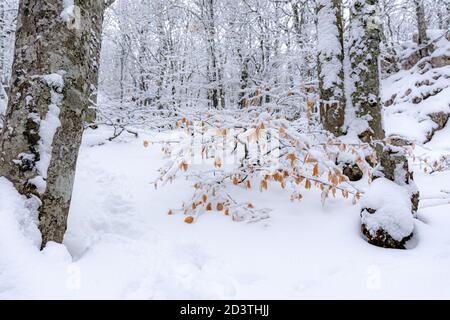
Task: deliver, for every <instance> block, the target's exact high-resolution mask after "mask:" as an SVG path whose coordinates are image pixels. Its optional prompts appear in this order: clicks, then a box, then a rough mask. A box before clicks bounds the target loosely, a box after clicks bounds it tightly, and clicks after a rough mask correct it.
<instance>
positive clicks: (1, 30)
mask: <svg viewBox="0 0 450 320" xmlns="http://www.w3.org/2000/svg"><path fill="white" fill-rule="evenodd" d="M5 26H6V24H5V2H4V1H3V0H2V1H0V86H1V85H3V84H5V78H6V77H5V74H4V72H5V49H6V43H5V36H6V34H5V33H6V32H5ZM0 94H2V90H1V89H0ZM0 99H2V98H1V97H0Z"/></svg>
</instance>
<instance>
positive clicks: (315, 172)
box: [313, 163, 319, 177]
mask: <svg viewBox="0 0 450 320" xmlns="http://www.w3.org/2000/svg"><path fill="white" fill-rule="evenodd" d="M318 176H319V164H318V163H316V164H315V165H314V169H313V177H318Z"/></svg>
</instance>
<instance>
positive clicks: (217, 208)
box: [216, 202, 223, 211]
mask: <svg viewBox="0 0 450 320" xmlns="http://www.w3.org/2000/svg"><path fill="white" fill-rule="evenodd" d="M216 210H217V211H222V210H223V203H220V202H219V203H218V204H217V207H216Z"/></svg>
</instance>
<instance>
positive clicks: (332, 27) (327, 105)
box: [317, 0, 346, 135]
mask: <svg viewBox="0 0 450 320" xmlns="http://www.w3.org/2000/svg"><path fill="white" fill-rule="evenodd" d="M343 28H344V27H343V19H342V1H341V0H320V1H318V3H317V39H318V56H317V69H318V79H319V93H320V95H319V98H320V118H321V122H322V124H323V126H324V128H325V129H326V130H328V131H330V132H332V133H333V134H335V135H341V134H342V133H343V125H344V117H345V106H346V99H345V94H344V31H343Z"/></svg>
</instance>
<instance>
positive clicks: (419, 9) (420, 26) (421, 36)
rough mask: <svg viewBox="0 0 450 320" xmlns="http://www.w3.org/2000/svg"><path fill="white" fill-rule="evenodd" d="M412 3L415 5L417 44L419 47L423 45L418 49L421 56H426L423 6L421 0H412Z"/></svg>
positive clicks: (425, 28) (425, 29)
mask: <svg viewBox="0 0 450 320" xmlns="http://www.w3.org/2000/svg"><path fill="white" fill-rule="evenodd" d="M414 5H415V7H416V17H417V32H418V33H417V34H418V37H417V44H418V45H419V47H423V48H421V49H420V50H419V54H420V57H421V58H424V57H426V56H427V55H428V54H429V48H428V47H426V45H427V44H428V41H429V39H428V36H427V25H426V22H425V10H424V7H423V0H414Z"/></svg>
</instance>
